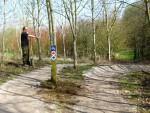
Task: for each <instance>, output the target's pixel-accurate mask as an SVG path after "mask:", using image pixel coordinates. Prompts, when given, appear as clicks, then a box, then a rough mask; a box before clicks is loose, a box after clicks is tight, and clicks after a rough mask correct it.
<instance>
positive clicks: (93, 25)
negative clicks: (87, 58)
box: [91, 0, 96, 63]
mask: <svg viewBox="0 0 150 113" xmlns="http://www.w3.org/2000/svg"><path fill="white" fill-rule="evenodd" d="M91 12H92V37H93V55H94V58H93V62H94V63H96V38H95V36H96V34H95V17H94V0H91Z"/></svg>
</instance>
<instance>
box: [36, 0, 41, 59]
mask: <svg viewBox="0 0 150 113" xmlns="http://www.w3.org/2000/svg"><path fill="white" fill-rule="evenodd" d="M37 6H38V18H37V24H38V34H37V37H38V38H37V45H38V57H39V60H42V57H41V41H40V38H41V36H40V0H37Z"/></svg>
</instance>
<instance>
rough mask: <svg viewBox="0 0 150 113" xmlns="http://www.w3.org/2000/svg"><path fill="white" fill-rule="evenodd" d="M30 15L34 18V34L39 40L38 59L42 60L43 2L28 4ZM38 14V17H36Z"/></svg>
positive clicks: (36, 1)
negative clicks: (41, 17)
mask: <svg viewBox="0 0 150 113" xmlns="http://www.w3.org/2000/svg"><path fill="white" fill-rule="evenodd" d="M26 8H27V12H28V15H29V16H30V17H31V18H32V25H33V30H34V34H35V36H36V37H38V38H36V39H37V46H38V58H39V60H41V59H42V58H41V44H40V27H41V19H40V16H41V0H31V1H30V2H28V4H27V6H26ZM36 12H37V15H36ZM30 41H31V40H30Z"/></svg>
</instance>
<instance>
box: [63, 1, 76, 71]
mask: <svg viewBox="0 0 150 113" xmlns="http://www.w3.org/2000/svg"><path fill="white" fill-rule="evenodd" d="M62 1H63V6H64V10H65V14H66V17H67V19H68V21H69V24H70V28H71V32H72V36H73V53H74V54H73V58H74V68H75V69H76V68H77V0H69V1H67V0H62Z"/></svg>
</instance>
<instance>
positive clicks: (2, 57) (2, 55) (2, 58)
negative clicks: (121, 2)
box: [1, 0, 6, 66]
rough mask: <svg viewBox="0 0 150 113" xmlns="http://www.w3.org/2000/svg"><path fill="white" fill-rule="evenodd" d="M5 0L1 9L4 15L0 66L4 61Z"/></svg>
mask: <svg viewBox="0 0 150 113" xmlns="http://www.w3.org/2000/svg"><path fill="white" fill-rule="evenodd" d="M5 5H6V0H4V11H3V16H4V20H3V21H4V22H3V35H2V54H1V66H3V63H4V53H5V41H4V39H5V27H6V12H5V10H6V6H5Z"/></svg>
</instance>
